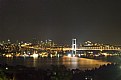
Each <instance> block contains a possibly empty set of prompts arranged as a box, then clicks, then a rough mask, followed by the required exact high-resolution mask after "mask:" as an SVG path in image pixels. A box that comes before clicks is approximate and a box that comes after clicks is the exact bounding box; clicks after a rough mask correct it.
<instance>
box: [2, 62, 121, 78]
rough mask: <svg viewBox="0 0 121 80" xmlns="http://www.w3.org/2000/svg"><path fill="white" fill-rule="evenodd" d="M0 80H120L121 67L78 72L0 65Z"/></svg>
mask: <svg viewBox="0 0 121 80" xmlns="http://www.w3.org/2000/svg"><path fill="white" fill-rule="evenodd" d="M0 80H121V67H120V65H119V64H107V65H103V66H100V67H99V68H95V69H92V70H79V69H67V68H66V67H65V66H63V65H60V66H58V65H52V66H51V67H50V68H49V69H37V68H30V67H25V66H21V65H17V66H8V65H0Z"/></svg>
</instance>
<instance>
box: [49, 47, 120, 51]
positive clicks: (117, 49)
mask: <svg viewBox="0 0 121 80" xmlns="http://www.w3.org/2000/svg"><path fill="white" fill-rule="evenodd" d="M51 50H59V49H51ZM61 50H62V49H61ZM71 50H72V48H63V51H71ZM76 50H77V51H83V50H100V51H101V50H102V51H103V50H114V51H121V48H101V49H99V48H83V47H82V48H77V49H76Z"/></svg>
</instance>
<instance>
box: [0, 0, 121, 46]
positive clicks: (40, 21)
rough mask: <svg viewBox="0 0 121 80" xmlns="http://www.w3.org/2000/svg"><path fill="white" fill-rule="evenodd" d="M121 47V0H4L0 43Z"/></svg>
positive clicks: (0, 12) (0, 7) (0, 0)
mask: <svg viewBox="0 0 121 80" xmlns="http://www.w3.org/2000/svg"><path fill="white" fill-rule="evenodd" d="M34 37H36V38H37V39H39V40H45V39H52V40H54V41H55V42H57V43H70V42H71V39H72V38H77V40H78V43H82V42H83V41H86V40H91V41H93V42H101V43H102V42H103V43H112V44H121V1H120V0H0V40H6V39H8V38H9V39H11V40H13V41H15V40H26V41H31V40H32V38H34Z"/></svg>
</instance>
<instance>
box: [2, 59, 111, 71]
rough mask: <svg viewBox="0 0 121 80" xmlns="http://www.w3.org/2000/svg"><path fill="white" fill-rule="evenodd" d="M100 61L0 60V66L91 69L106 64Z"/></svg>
mask: <svg viewBox="0 0 121 80" xmlns="http://www.w3.org/2000/svg"><path fill="white" fill-rule="evenodd" d="M108 63H109V62H104V61H101V60H93V59H86V58H77V57H62V58H20V57H19V58H5V57H4V58H3V57H2V58H0V64H9V65H24V66H27V67H36V68H40V67H41V68H48V67H50V66H51V65H65V66H66V67H67V68H69V69H76V68H78V69H82V70H85V69H92V68H95V67H97V68H98V67H99V66H100V65H104V64H108Z"/></svg>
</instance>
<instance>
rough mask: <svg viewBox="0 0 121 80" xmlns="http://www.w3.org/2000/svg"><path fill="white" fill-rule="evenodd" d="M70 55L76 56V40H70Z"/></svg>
mask: <svg viewBox="0 0 121 80" xmlns="http://www.w3.org/2000/svg"><path fill="white" fill-rule="evenodd" d="M72 55H76V39H72Z"/></svg>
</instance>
